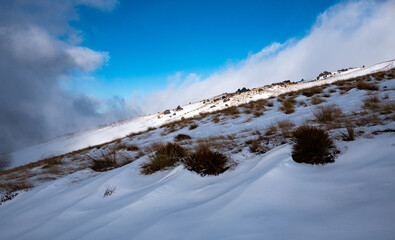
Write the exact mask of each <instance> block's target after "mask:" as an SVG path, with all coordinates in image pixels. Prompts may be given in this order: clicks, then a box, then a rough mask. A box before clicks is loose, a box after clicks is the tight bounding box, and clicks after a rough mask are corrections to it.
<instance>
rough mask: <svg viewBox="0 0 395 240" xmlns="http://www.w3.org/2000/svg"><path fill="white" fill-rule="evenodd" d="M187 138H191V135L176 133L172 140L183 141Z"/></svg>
mask: <svg viewBox="0 0 395 240" xmlns="http://www.w3.org/2000/svg"><path fill="white" fill-rule="evenodd" d="M188 139H192V138H191V136H189V135H187V134H182V133H180V134H178V135H177V136H175V137H174V141H177V142H179V141H183V140H188Z"/></svg>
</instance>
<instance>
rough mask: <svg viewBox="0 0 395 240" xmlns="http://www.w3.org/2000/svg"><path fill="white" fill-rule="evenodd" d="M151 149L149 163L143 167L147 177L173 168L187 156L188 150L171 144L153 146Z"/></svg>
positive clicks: (142, 170)
mask: <svg viewBox="0 0 395 240" xmlns="http://www.w3.org/2000/svg"><path fill="white" fill-rule="evenodd" d="M150 149H151V150H150V151H151V152H152V153H151V154H150V155H149V157H148V158H149V161H148V162H146V163H144V164H142V165H141V173H142V174H145V175H147V174H152V173H155V172H157V171H162V170H166V169H168V168H170V167H173V166H174V165H175V164H176V163H177V162H179V161H181V160H182V159H183V158H184V157H185V156H186V154H187V151H186V149H184V148H183V147H181V146H180V145H178V144H176V143H170V142H169V143H167V144H162V143H159V144H153V145H152V146H151V147H150Z"/></svg>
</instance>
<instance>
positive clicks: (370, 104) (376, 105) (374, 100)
mask: <svg viewBox="0 0 395 240" xmlns="http://www.w3.org/2000/svg"><path fill="white" fill-rule="evenodd" d="M380 102H381V100H380V98H379V97H378V96H377V95H370V96H368V97H366V98H365V99H364V100H363V103H364V104H363V107H364V108H367V109H369V110H371V111H377V110H379V109H380V107H381V106H380Z"/></svg>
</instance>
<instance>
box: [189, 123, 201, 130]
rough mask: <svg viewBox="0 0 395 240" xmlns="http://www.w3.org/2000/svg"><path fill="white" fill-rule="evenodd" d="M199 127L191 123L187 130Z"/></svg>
mask: <svg viewBox="0 0 395 240" xmlns="http://www.w3.org/2000/svg"><path fill="white" fill-rule="evenodd" d="M197 127H199V125H197V124H196V123H193V124H191V125H190V126H189V130H193V129H195V128H197Z"/></svg>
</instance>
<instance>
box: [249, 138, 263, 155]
mask: <svg viewBox="0 0 395 240" xmlns="http://www.w3.org/2000/svg"><path fill="white" fill-rule="evenodd" d="M245 143H246V144H247V145H248V149H249V151H250V152H251V153H257V154H263V153H265V152H267V151H268V150H269V148H268V147H267V146H266V145H264V144H262V140H261V139H260V138H257V139H253V140H247V141H246V142H245Z"/></svg>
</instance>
